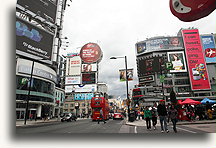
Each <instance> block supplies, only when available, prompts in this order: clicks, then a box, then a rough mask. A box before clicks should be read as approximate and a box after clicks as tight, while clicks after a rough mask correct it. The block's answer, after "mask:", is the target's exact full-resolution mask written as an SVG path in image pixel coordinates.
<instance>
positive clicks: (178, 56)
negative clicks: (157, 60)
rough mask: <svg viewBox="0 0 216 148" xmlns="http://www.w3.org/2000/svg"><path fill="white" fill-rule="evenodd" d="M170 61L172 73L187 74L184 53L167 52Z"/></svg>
mask: <svg viewBox="0 0 216 148" xmlns="http://www.w3.org/2000/svg"><path fill="white" fill-rule="evenodd" d="M167 55H168V61H169V62H170V63H171V64H172V66H171V69H170V72H171V73H172V72H187V68H186V62H185V56H184V52H183V51H178V52H177V51H176V52H167Z"/></svg>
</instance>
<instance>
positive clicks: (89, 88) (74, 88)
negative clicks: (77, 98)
mask: <svg viewBox="0 0 216 148" xmlns="http://www.w3.org/2000/svg"><path fill="white" fill-rule="evenodd" d="M96 91H97V85H96V84H92V85H89V84H87V85H70V86H65V93H72V92H92V93H93V92H96Z"/></svg>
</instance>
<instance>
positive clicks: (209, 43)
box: [201, 35, 216, 63]
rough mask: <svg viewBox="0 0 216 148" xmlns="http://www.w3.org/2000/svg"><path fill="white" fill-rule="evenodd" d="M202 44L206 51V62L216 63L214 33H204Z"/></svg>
mask: <svg viewBox="0 0 216 148" xmlns="http://www.w3.org/2000/svg"><path fill="white" fill-rule="evenodd" d="M201 39H202V46H203V50H204V53H205V59H206V63H216V57H215V55H216V52H215V51H216V49H215V42H214V36H213V35H205V36H204V35H202V36H201Z"/></svg>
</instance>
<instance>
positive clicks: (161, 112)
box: [157, 104, 167, 116]
mask: <svg viewBox="0 0 216 148" xmlns="http://www.w3.org/2000/svg"><path fill="white" fill-rule="evenodd" d="M157 112H158V116H167V110H166V106H165V105H162V104H159V105H158V107H157Z"/></svg>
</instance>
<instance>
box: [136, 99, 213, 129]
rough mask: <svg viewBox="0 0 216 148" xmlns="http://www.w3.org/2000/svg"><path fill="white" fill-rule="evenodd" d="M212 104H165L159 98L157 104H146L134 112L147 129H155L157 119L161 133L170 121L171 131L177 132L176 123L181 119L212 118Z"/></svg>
mask: <svg viewBox="0 0 216 148" xmlns="http://www.w3.org/2000/svg"><path fill="white" fill-rule="evenodd" d="M212 112H213V111H212V105H211V104H210V103H208V102H207V104H206V105H205V106H204V105H195V106H194V105H193V106H192V105H188V104H187V105H184V106H181V105H178V104H175V105H174V104H168V105H165V101H164V100H160V102H159V105H156V104H154V105H153V106H146V107H145V108H144V109H142V110H138V111H137V112H136V117H135V118H136V119H137V120H140V119H143V120H145V122H146V128H147V130H152V128H153V130H156V125H157V120H158V119H159V121H160V130H161V132H162V133H164V132H167V133H169V130H168V125H169V123H170V122H171V124H172V127H173V131H174V132H175V133H177V128H176V123H177V122H178V121H181V120H187V121H195V120H204V119H209V120H211V119H213V118H212Z"/></svg>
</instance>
